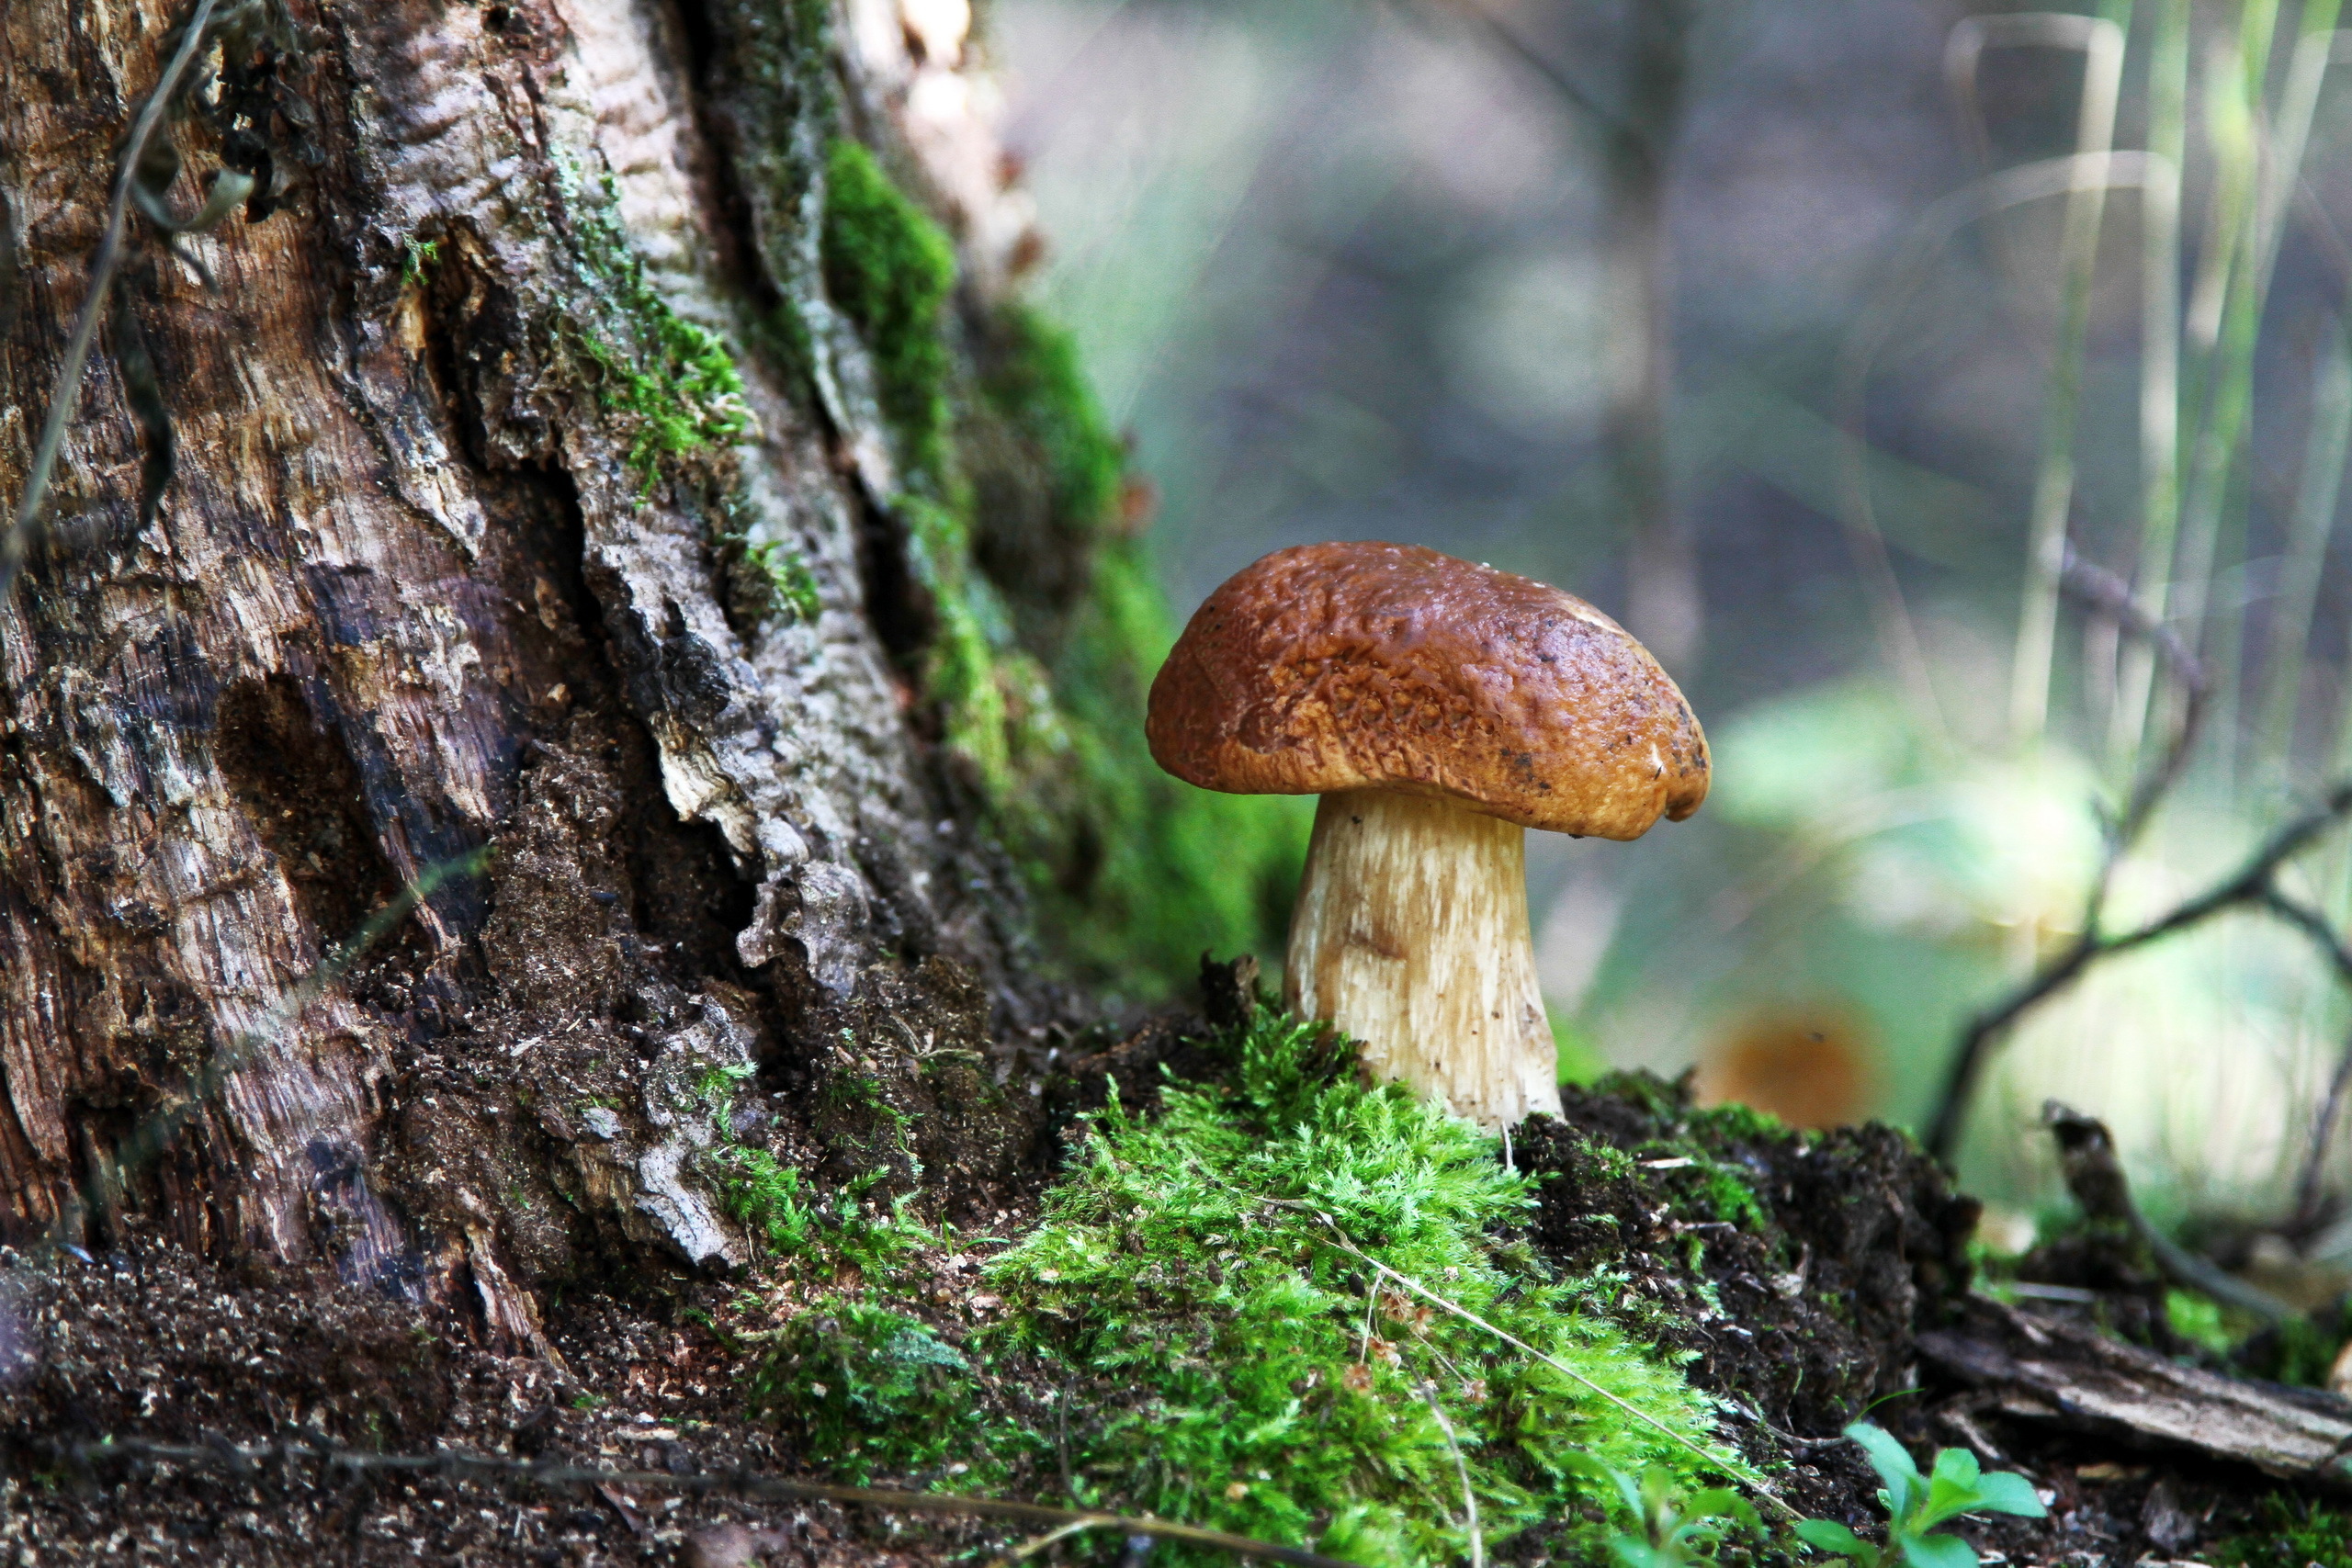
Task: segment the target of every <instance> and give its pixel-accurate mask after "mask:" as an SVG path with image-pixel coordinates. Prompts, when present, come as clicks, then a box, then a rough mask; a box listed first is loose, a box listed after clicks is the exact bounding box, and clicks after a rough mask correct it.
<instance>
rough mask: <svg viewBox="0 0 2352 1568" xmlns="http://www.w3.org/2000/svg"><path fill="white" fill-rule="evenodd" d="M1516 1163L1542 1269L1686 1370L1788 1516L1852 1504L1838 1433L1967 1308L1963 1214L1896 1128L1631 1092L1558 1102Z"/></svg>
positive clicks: (1649, 1087) (1967, 1228) (1652, 1089)
mask: <svg viewBox="0 0 2352 1568" xmlns="http://www.w3.org/2000/svg"><path fill="white" fill-rule="evenodd" d="M1513 1156H1514V1157H1515V1158H1516V1159H1517V1161H1518V1162H1519V1163H1520V1165H1521V1168H1525V1169H1528V1170H1531V1171H1533V1172H1535V1173H1537V1175H1538V1176H1539V1178H1540V1184H1541V1191H1542V1193H1543V1203H1542V1207H1541V1209H1540V1210H1539V1211H1538V1213H1537V1214H1536V1217H1535V1219H1534V1222H1533V1227H1532V1228H1533V1232H1534V1239H1535V1241H1536V1244H1537V1246H1538V1247H1539V1248H1540V1249H1541V1250H1542V1251H1543V1253H1544V1255H1545V1257H1546V1258H1549V1259H1550V1260H1551V1261H1552V1262H1553V1263H1554V1264H1555V1266H1557V1267H1559V1268H1561V1269H1566V1270H1567V1271H1568V1272H1569V1273H1571V1274H1572V1275H1577V1276H1582V1277H1584V1278H1585V1279H1587V1280H1590V1281H1591V1283H1592V1289H1593V1292H1594V1293H1595V1294H1596V1295H1597V1296H1599V1297H1600V1299H1603V1300H1613V1301H1614V1303H1615V1305H1614V1306H1613V1307H1612V1308H1611V1310H1612V1311H1613V1313H1614V1314H1616V1315H1617V1316H1618V1317H1619V1318H1620V1319H1621V1320H1623V1321H1624V1322H1626V1323H1627V1324H1628V1325H1630V1326H1634V1327H1635V1328H1636V1329H1637V1330H1640V1331H1643V1332H1645V1333H1648V1334H1650V1335H1652V1336H1654V1337H1656V1338H1657V1341H1658V1342H1659V1343H1661V1344H1664V1345H1666V1346H1668V1348H1672V1349H1676V1350H1679V1351H1684V1352H1687V1353H1689V1355H1690V1356H1691V1360H1690V1362H1689V1365H1688V1368H1687V1371H1689V1373H1690V1375H1691V1379H1692V1381H1693V1382H1697V1383H1698V1384H1700V1385H1701V1386H1702V1387H1703V1388H1705V1389H1707V1390H1709V1391H1710V1392H1711V1393H1715V1394H1717V1395H1718V1396H1719V1397H1721V1398H1723V1399H1724V1402H1725V1404H1727V1406H1728V1407H1729V1408H1730V1409H1731V1411H1732V1412H1733V1414H1734V1416H1735V1417H1736V1420H1737V1421H1738V1422H1739V1423H1740V1425H1741V1427H1742V1430H1741V1436H1742V1438H1743V1440H1744V1441H1745V1443H1746V1444H1747V1449H1748V1451H1749V1452H1750V1454H1751V1455H1752V1456H1753V1457H1754V1458H1755V1459H1757V1460H1758V1461H1759V1462H1762V1463H1765V1464H1768V1465H1769V1464H1773V1463H1777V1462H1780V1461H1788V1462H1790V1463H1791V1464H1792V1466H1793V1469H1792V1472H1790V1481H1791V1484H1790V1485H1789V1487H1788V1488H1787V1489H1786V1490H1787V1491H1788V1493H1789V1495H1790V1500H1791V1501H1792V1502H1794V1503H1795V1504H1797V1506H1800V1507H1806V1508H1815V1509H1818V1510H1822V1511H1832V1510H1835V1511H1839V1512H1841V1513H1842V1512H1843V1511H1844V1509H1845V1508H1846V1507H1849V1506H1853V1505H1855V1504H1857V1503H1858V1502H1861V1501H1866V1500H1867V1499H1868V1497H1869V1495H1870V1493H1871V1490H1873V1489H1874V1488H1875V1486H1876V1484H1877V1483H1876V1482H1875V1481H1874V1480H1867V1479H1866V1478H1867V1475H1868V1472H1866V1471H1864V1470H1862V1469H1861V1467H1860V1462H1859V1461H1858V1459H1856V1458H1854V1457H1852V1456H1851V1455H1850V1454H1849V1452H1848V1451H1847V1450H1849V1448H1850V1445H1844V1444H1839V1443H1838V1441H1837V1438H1838V1431H1839V1429H1840V1428H1841V1427H1844V1426H1845V1425H1846V1424H1847V1423H1848V1422H1849V1421H1852V1420H1854V1419H1856V1418H1857V1417H1859V1416H1861V1415H1862V1414H1863V1412H1864V1411H1865V1410H1867V1409H1868V1408H1869V1407H1870V1406H1871V1404H1872V1403H1873V1402H1874V1401H1876V1400H1879V1399H1882V1398H1883V1397H1884V1396H1886V1395H1888V1394H1892V1393H1896V1392H1898V1391H1900V1390H1903V1389H1905V1388H1910V1387H1914V1386H1916V1384H1917V1369H1916V1367H1915V1366H1914V1356H1913V1349H1912V1339H1913V1337H1914V1336H1915V1335H1916V1334H1917V1333H1918V1332H1919V1331H1920V1330H1922V1329H1925V1328H1929V1327H1933V1326H1936V1325H1939V1324H1941V1323H1944V1322H1947V1321H1949V1320H1950V1319H1951V1317H1952V1316H1953V1315H1954V1314H1956V1313H1957V1312H1958V1310H1959V1309H1960V1305H1961V1303H1962V1301H1963V1300H1964V1298H1965V1296H1966V1292H1967V1289H1968V1281H1969V1264H1968V1255H1967V1247H1968V1238H1969V1235H1970V1234H1971V1232H1972V1231H1973V1228H1974V1225H1975V1223H1976V1214H1977V1204H1976V1202H1975V1201H1974V1200H1973V1199H1971V1198H1966V1197H1962V1196H1961V1195H1959V1194H1957V1193H1955V1192H1953V1191H1952V1190H1951V1185H1950V1183H1949V1181H1948V1180H1947V1179H1946V1178H1945V1176H1944V1174H1943V1172H1942V1170H1941V1169H1940V1168H1939V1167H1938V1166H1937V1165H1936V1163H1935V1162H1934V1161H1933V1160H1931V1159H1929V1158H1928V1156H1926V1155H1924V1154H1923V1153H1921V1152H1920V1150H1919V1148H1918V1146H1917V1145H1916V1144H1914V1143H1912V1142H1911V1140H1910V1139H1909V1138H1907V1137H1905V1135H1904V1134H1901V1133H1898V1132H1896V1131H1894V1129H1893V1128H1890V1127H1884V1126H1879V1125H1875V1124H1873V1125H1871V1126H1866V1127H1849V1128H1839V1129H1838V1130H1836V1131H1834V1132H1827V1133H1799V1132H1795V1131H1792V1130H1791V1129H1789V1128H1786V1127H1783V1126H1781V1124H1780V1123H1778V1122H1774V1121H1772V1120H1771V1119H1770V1118H1769V1117H1763V1116H1758V1115H1757V1114H1756V1113H1755V1112H1753V1111H1747V1110H1745V1109H1743V1108H1739V1107H1726V1108H1724V1109H1723V1110H1719V1111H1702V1110H1701V1109H1699V1108H1698V1107H1696V1106H1695V1105H1693V1104H1692V1103H1691V1095H1690V1089H1689V1085H1688V1083H1687V1081H1686V1082H1685V1083H1682V1084H1668V1083H1665V1082H1662V1081H1660V1080H1659V1079H1657V1078H1655V1077H1648V1076H1646V1075H1613V1076H1611V1077H1609V1078H1606V1079H1603V1080H1602V1081H1601V1082H1600V1084H1598V1085H1596V1086H1595V1087H1593V1088H1591V1089H1568V1090H1566V1091H1565V1092H1564V1095H1563V1109H1562V1116H1561V1118H1560V1119H1559V1120H1558V1121H1553V1120H1551V1119H1549V1118H1537V1119H1534V1120H1532V1121H1530V1122H1527V1123H1526V1124H1525V1125H1523V1126H1521V1128H1520V1129H1519V1131H1518V1134H1517V1136H1516V1139H1515V1147H1514V1150H1513Z"/></svg>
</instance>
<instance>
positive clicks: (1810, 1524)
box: [1790, 1519, 1878, 1568]
mask: <svg viewBox="0 0 2352 1568" xmlns="http://www.w3.org/2000/svg"><path fill="white" fill-rule="evenodd" d="M1790 1528H1791V1529H1793V1530H1795V1531H1796V1537H1797V1539H1798V1540H1801V1541H1803V1542H1804V1543H1805V1544H1806V1545H1807V1546H1810V1547H1814V1548H1816V1549H1818V1550H1820V1551H1834V1552H1837V1553H1838V1555H1840V1556H1842V1557H1850V1558H1852V1559H1853V1560H1854V1561H1855V1562H1859V1563H1860V1564H1861V1565H1862V1568H1878V1548H1877V1547H1875V1546H1872V1545H1871V1544H1870V1543H1869V1542H1868V1541H1866V1540H1863V1539H1862V1538H1861V1537H1860V1536H1858V1535H1856V1534H1855V1533H1854V1532H1853V1531H1852V1530H1849V1529H1847V1528H1846V1527H1845V1526H1844V1525H1841V1524H1839V1523H1838V1521H1837V1520H1835V1519H1799V1520H1798V1521H1797V1522H1796V1523H1795V1524H1794V1525H1792V1526H1791V1527H1790Z"/></svg>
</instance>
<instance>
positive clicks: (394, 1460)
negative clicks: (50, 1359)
mask: <svg viewBox="0 0 2352 1568" xmlns="http://www.w3.org/2000/svg"><path fill="white" fill-rule="evenodd" d="M55 1451H56V1453H57V1456H58V1457H59V1458H60V1459H62V1460H64V1461H68V1462H70V1463H73V1464H75V1465H78V1466H88V1465H96V1464H101V1463H107V1462H117V1461H134V1462H135V1461H147V1462H150V1463H167V1464H186V1465H194V1466H200V1467H203V1468H206V1469H211V1470H226V1471H229V1472H232V1473H235V1472H243V1471H249V1470H252V1469H253V1468H254V1467H256V1466H259V1465H263V1464H291V1463H302V1462H307V1463H312V1464H322V1465H324V1466H326V1467H327V1468H328V1469H330V1470H343V1471H350V1472H359V1473H364V1472H394V1473H403V1474H435V1475H442V1476H447V1477H448V1478H450V1479H452V1480H456V1479H460V1478H465V1479H473V1480H483V1481H497V1480H506V1481H520V1482H524V1483H528V1484H530V1485H534V1486H544V1487H548V1488H560V1487H570V1486H599V1485H601V1486H629V1487H635V1488H637V1489H639V1490H640V1491H668V1492H683V1493H684V1494H685V1495H688V1496H694V1497H703V1496H709V1495H714V1494H716V1495H726V1496H736V1497H751V1498H757V1499H763V1500H769V1501H777V1502H789V1503H840V1504H844V1505H849V1506H862V1507H868V1508H881V1509H885V1510H888V1511H890V1512H893V1513H901V1514H946V1515H961V1514H970V1515H978V1516H979V1517H984V1518H999V1519H1020V1520H1023V1521H1025V1522H1028V1523H1032V1524H1041V1525H1049V1526H1055V1527H1059V1528H1062V1529H1068V1528H1071V1527H1076V1528H1079V1529H1122V1530H1125V1531H1126V1532H1127V1534H1129V1535H1130V1536H1138V1535H1140V1536H1150V1537H1152V1538H1154V1539H1155V1540H1181V1541H1185V1542H1188V1543H1190V1544H1192V1545H1193V1546H1209V1547H1216V1548H1217V1549H1219V1550H1220V1551H1230V1552H1232V1553H1234V1554H1235V1555H1236V1556H1238V1557H1250V1558H1258V1559H1261V1560H1262V1561H1265V1562H1287V1563H1290V1564H1292V1565H1293V1568H1355V1565H1354V1564H1352V1563H1350V1562H1345V1561H1343V1560H1342V1559H1340V1558H1337V1557H1326V1556H1324V1555H1323V1554H1322V1553H1321V1552H1317V1551H1306V1549H1304V1548H1303V1547H1296V1546H1277V1545H1275V1544H1274V1543H1272V1541H1264V1540H1251V1539H1250V1538H1249V1537H1248V1536H1240V1535H1228V1534H1227V1533H1226V1532H1225V1531H1223V1530H1214V1529H1205V1528H1204V1527H1203V1526H1200V1525H1182V1524H1175V1523H1172V1522H1170V1521H1169V1520H1166V1519H1155V1518H1152V1517H1149V1516H1148V1515H1138V1516H1129V1515H1125V1514H1106V1513H1103V1512H1100V1511H1098V1510H1094V1509H1084V1508H1057V1507H1054V1506H1051V1505H1049V1504H1045V1503H1023V1502H1020V1501H1017V1500H1013V1499H1010V1498H1000V1497H959V1496H956V1495H954V1494H952V1493H945V1492H894V1491H888V1490H882V1489H877V1488H874V1487H866V1486H834V1485H829V1484H827V1483H823V1482H817V1481H786V1480H784V1479H783V1478H782V1477H779V1476H773V1475H763V1474H760V1473H759V1472H756V1471H750V1470H732V1471H689V1472H686V1473H685V1474H684V1475H672V1474H670V1473H668V1472H664V1471H651V1470H608V1469H605V1468H604V1467H603V1466H601V1465H578V1464H570V1463H566V1462H564V1461H556V1460H524V1459H509V1458H507V1457H505V1456H504V1455H501V1454H478V1453H469V1452H468V1451H466V1450H462V1449H442V1450H436V1451H435V1452H433V1453H424V1454H385V1453H368V1452H362V1451H360V1450H356V1449H345V1448H336V1447H334V1446H332V1445H329V1444H325V1443H305V1442H296V1441H290V1440H281V1441H277V1442H269V1443H253V1444H245V1445H239V1444H235V1443H230V1442H225V1441H224V1442H217V1443H210V1444H193V1443H158V1442H150V1441H148V1440H147V1439H145V1438H111V1439H109V1440H107V1441H106V1442H102V1443H74V1444H71V1445H62V1446H60V1447H59V1448H58V1449H57V1450H55Z"/></svg>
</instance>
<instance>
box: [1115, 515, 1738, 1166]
mask: <svg viewBox="0 0 2352 1568" xmlns="http://www.w3.org/2000/svg"><path fill="white" fill-rule="evenodd" d="M1146 735H1147V737H1148V739H1149V741H1150V745H1151V754H1152V756H1153V758H1154V759H1155V760H1156V761H1158V762H1159V765H1160V766H1161V767H1163V768H1165V769H1167V770H1168V771H1169V772H1170V773H1173V774H1175V775H1176V776H1177V777H1178V778H1181V779H1183V780H1185V781H1187V782H1188V783H1191V784H1198V785H1200V786H1201V787H1202V788H1204V789H1214V790H1223V791H1227V792H1228V793H1232V794H1239V795H1320V796H1322V799H1321V801H1320V802H1319V803H1318V804H1317V808H1316V813H1315V836H1314V839H1313V840H1312V842H1311V844H1310V846H1309V848H1308V850H1307V852H1306V873H1305V874H1304V875H1303V876H1302V878H1301V879H1300V883H1299V892H1298V904H1297V906H1296V908H1295V910H1294V912H1293V914H1292V916H1291V926H1290V949H1289V953H1288V955H1287V960H1286V964H1285V970H1286V972H1285V975H1284V990H1285V993H1286V997H1287V999H1288V1001H1289V1003H1290V1005H1291V1006H1292V1008H1293V1009H1295V1010H1296V1011H1298V1012H1299V1013H1300V1014H1301V1015H1303V1016H1305V1017H1308V1018H1321V1019H1328V1020H1329V1021H1331V1022H1332V1023H1334V1024H1335V1025H1337V1026H1338V1027H1339V1028H1340V1030H1342V1031H1344V1032H1346V1033H1348V1034H1350V1035H1351V1036H1353V1037H1355V1038H1356V1039H1358V1040H1360V1041H1362V1042H1363V1066H1364V1068H1365V1070H1366V1072H1367V1073H1368V1074H1369V1075H1370V1076H1371V1077H1373V1078H1374V1079H1375V1080H1378V1079H1395V1080H1398V1081H1401V1082H1403V1083H1406V1084H1408V1085H1409V1086H1411V1087H1412V1088H1413V1089H1415V1090H1416V1091H1418V1092H1419V1093H1422V1094H1429V1095H1436V1096H1439V1097H1442V1099H1443V1100H1444V1101H1445V1103H1446V1104H1447V1105H1448V1106H1449V1107H1451V1108H1452V1109H1453V1111H1454V1112H1455V1113H1456V1114H1457V1115H1461V1116H1466V1117H1468V1118H1470V1119H1471V1120H1473V1121H1476V1122H1480V1123H1482V1124H1484V1125H1486V1126H1487V1127H1490V1128H1498V1129H1499V1128H1506V1127H1509V1126H1511V1125H1512V1124H1514V1123H1516V1122H1519V1121H1521V1119H1523V1118H1524V1117H1526V1116H1528V1115H1529V1114H1531V1113H1532V1112H1535V1111H1549V1112H1552V1113H1555V1114H1556V1113H1557V1112H1558V1111H1559V1109H1560V1088H1559V1069H1558V1058H1557V1055H1556V1047H1555V1044H1554V1043H1553V1039H1552V1028H1551V1024H1550V1021H1548V1020H1547V1019H1546V1017H1545V1016H1544V1001H1543V998H1542V996H1541V995H1540V994H1539V993H1538V991H1537V989H1536V984H1535V951H1534V943H1533V942H1532V940H1531V938H1530V935H1529V931H1528V921H1527V874H1526V864H1527V862H1526V831H1525V830H1526V829H1529V828H1543V829H1550V830H1552V831H1554V832H1562V833H1569V834H1573V835H1576V836H1577V837H1579V838H1581V837H1585V836H1588V835H1589V836H1592V837H1597V838H1604V839H1635V838H1639V837H1640V836H1641V835H1642V834H1643V833H1645V832H1646V831H1647V830H1648V829H1649V828H1650V825H1651V824H1652V823H1654V822H1656V821H1657V819H1658V818H1659V817H1660V816H1665V817H1669V818H1674V819H1675V820H1677V821H1679V820H1680V819H1681V818H1685V817H1688V816H1690V815H1691V813H1692V812H1693V811H1696V810H1697V809H1698V808H1699V803H1700V802H1701V801H1702V800H1704V799H1705V798H1706V795H1707V740H1706V737H1705V735H1704V734H1702V732H1701V730H1700V728H1699V721H1698V719H1697V718H1696V717H1695V716H1692V714H1691V707H1690V705H1689V704H1688V703H1686V702H1684V701H1683V698H1682V694H1681V693H1680V692H1679V691H1678V690H1676V689H1675V685H1674V682H1673V681H1671V680H1670V679H1668V676H1667V674H1666V671H1663V670H1661V669H1659V668H1658V666H1657V660H1654V659H1652V658H1651V657H1650V655H1649V652H1648V650H1647V649H1645V648H1643V647H1642V645H1641V644H1640V643H1638V642H1636V641H1634V638H1633V637H1631V636H1629V635H1627V633H1626V632H1625V630H1624V628H1623V627H1622V626H1618V625H1617V623H1616V622H1614V621H1612V620H1611V619H1610V618H1609V617H1608V616H1606V615H1602V614H1601V613H1600V611H1598V610H1596V609H1594V608H1593V607H1592V606H1591V605H1589V604H1586V603H1585V602H1584V601H1583V600H1581V599H1578V598H1577V597H1576V596H1575V595H1573V594H1570V593H1564V592H1561V591H1560V590H1558V589H1556V588H1550V587H1546V586H1545V585H1544V584H1543V583H1540V582H1534V581H1530V580H1529V579H1527V578H1524V577H1515V576H1513V575H1511V574H1510V572H1506V571H1497V570H1494V569H1493V568H1492V567H1487V566H1473V565H1472V564H1470V563H1469V562H1468V561H1462V560H1456V559H1454V558H1453V557H1451V556H1445V555H1441V554H1439V553H1438V552H1437V551H1435V550H1430V549H1423V548H1421V547H1419V546H1414V545H1384V544H1329V545H1302V546H1298V547H1295V548H1292V549H1286V550H1277V551H1275V552H1274V553H1273V554H1272V555H1270V556H1267V557H1266V558H1263V559H1262V560H1260V561H1258V562H1257V563H1256V564H1255V565H1253V566H1250V567H1247V568H1245V569H1244V570H1241V571H1240V572H1238V574H1236V575H1235V576H1234V577H1232V578H1231V579H1229V580H1228V581H1227V582H1226V583H1225V584H1224V586H1222V587H1220V588H1219V589H1217V591H1216V592H1214V593H1212V594H1210V595H1209V597H1208V599H1207V601H1206V602H1205V603H1204V604H1202V605H1201V607H1200V609H1199V610H1197V611H1195V612H1194V613H1193V619H1192V621H1191V623H1190V624H1189V625H1188V626H1185V628H1184V635H1183V636H1182V637H1179V638H1178V639H1177V642H1176V647H1175V649H1173V650H1172V651H1171V652H1170V654H1169V656H1168V662H1167V663H1166V664H1165V665H1163V666H1162V667H1161V669H1160V671H1159V677H1158V678H1157V679H1156V680H1154V681H1153V682H1152V685H1151V702H1150V711H1149V716H1148V719H1147V721H1146Z"/></svg>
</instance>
